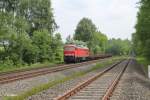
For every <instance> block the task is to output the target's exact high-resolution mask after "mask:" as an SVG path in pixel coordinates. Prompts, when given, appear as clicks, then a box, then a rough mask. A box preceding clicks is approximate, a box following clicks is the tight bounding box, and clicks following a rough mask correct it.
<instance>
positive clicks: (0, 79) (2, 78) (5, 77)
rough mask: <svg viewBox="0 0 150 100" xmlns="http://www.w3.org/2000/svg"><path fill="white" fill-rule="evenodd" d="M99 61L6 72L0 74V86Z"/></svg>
mask: <svg viewBox="0 0 150 100" xmlns="http://www.w3.org/2000/svg"><path fill="white" fill-rule="evenodd" d="M99 61H100V60H93V61H87V62H82V63H78V64H62V65H58V66H56V67H51V68H49V67H44V68H37V69H31V70H24V71H19V70H18V71H14V72H7V73H1V74H0V84H6V83H10V82H13V81H17V80H23V79H26V78H32V77H36V76H40V75H45V74H49V73H53V72H58V71H63V70H66V69H71V68H75V67H81V66H83V65H88V64H92V63H96V62H99Z"/></svg>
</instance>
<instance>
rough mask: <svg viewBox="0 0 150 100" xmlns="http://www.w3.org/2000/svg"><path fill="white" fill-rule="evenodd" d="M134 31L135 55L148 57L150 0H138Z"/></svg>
mask: <svg viewBox="0 0 150 100" xmlns="http://www.w3.org/2000/svg"><path fill="white" fill-rule="evenodd" d="M138 4H139V12H138V15H137V23H136V26H135V29H136V32H135V33H134V34H133V35H132V37H133V38H132V40H133V48H134V51H135V53H136V54H137V55H140V56H144V57H146V58H147V59H150V0H140V2H139V3H138Z"/></svg>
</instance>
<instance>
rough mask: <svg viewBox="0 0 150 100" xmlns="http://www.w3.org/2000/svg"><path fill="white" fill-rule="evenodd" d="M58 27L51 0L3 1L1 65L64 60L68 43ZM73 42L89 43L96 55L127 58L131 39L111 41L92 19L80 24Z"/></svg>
mask: <svg viewBox="0 0 150 100" xmlns="http://www.w3.org/2000/svg"><path fill="white" fill-rule="evenodd" d="M57 28H58V25H57V24H56V22H55V19H54V16H53V8H52V7H51V1H50V0H1V1H0V65H1V66H3V67H4V65H7V66H13V65H16V66H18V65H26V64H34V63H38V62H40V63H43V62H55V61H59V62H61V61H63V44H64V43H63V41H62V38H61V34H60V33H56V34H54V32H55V30H57ZM72 40H76V41H77V42H78V44H84V43H85V44H84V45H87V46H88V48H89V49H90V51H91V53H92V54H100V53H110V54H114V55H125V54H128V52H129V49H130V46H129V45H130V41H129V40H121V39H110V40H109V39H108V38H107V36H106V35H105V34H103V33H102V32H101V31H99V29H98V28H97V27H96V25H95V24H94V23H93V22H92V20H91V19H89V18H83V19H81V20H80V21H79V23H78V24H77V26H76V29H75V33H74V35H73V38H72ZM67 41H70V37H68V38H67ZM80 41H82V42H80ZM83 42H84V43H83Z"/></svg>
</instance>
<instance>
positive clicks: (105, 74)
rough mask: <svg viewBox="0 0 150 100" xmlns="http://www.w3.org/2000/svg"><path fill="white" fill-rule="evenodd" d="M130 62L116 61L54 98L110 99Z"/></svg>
mask: <svg viewBox="0 0 150 100" xmlns="http://www.w3.org/2000/svg"><path fill="white" fill-rule="evenodd" d="M129 63H130V60H125V61H121V62H119V63H116V64H114V65H112V66H111V67H109V68H108V69H105V70H104V71H102V72H100V73H98V74H97V75H95V76H93V77H91V78H89V79H88V80H86V81H84V82H83V83H80V84H79V85H77V86H76V87H74V88H73V89H71V90H69V91H67V92H66V93H64V94H63V95H61V96H59V97H57V98H55V99H54V100H67V99H69V100H109V98H110V97H111V95H112V92H113V91H114V89H115V87H116V85H117V83H118V82H119V80H120V78H121V76H122V75H123V73H124V71H125V69H126V68H127V66H128V64H129Z"/></svg>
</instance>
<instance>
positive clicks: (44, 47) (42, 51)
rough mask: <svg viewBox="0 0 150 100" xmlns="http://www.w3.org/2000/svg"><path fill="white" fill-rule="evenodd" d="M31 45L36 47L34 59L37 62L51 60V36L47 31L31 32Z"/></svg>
mask: <svg viewBox="0 0 150 100" xmlns="http://www.w3.org/2000/svg"><path fill="white" fill-rule="evenodd" d="M32 41H33V45H34V46H36V49H37V50H36V53H35V56H36V59H37V61H38V62H45V61H49V60H52V59H53V53H52V48H51V46H50V45H51V42H52V36H51V35H50V34H49V32H48V30H46V29H44V30H39V31H35V32H33V36H32Z"/></svg>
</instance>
